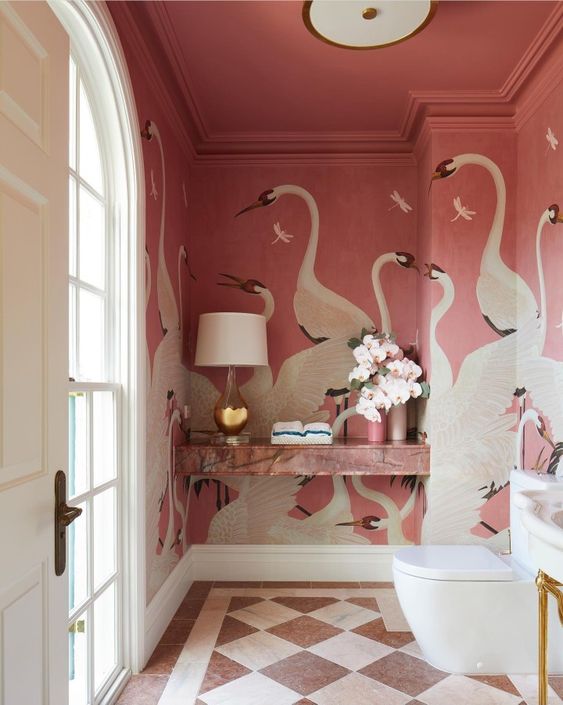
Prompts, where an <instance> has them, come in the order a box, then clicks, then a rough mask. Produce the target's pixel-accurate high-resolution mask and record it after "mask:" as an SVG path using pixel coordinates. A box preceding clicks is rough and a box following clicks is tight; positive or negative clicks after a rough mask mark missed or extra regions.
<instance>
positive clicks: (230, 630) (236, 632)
mask: <svg viewBox="0 0 563 705" xmlns="http://www.w3.org/2000/svg"><path fill="white" fill-rule="evenodd" d="M257 631H258V629H256V628H255V627H251V626H250V624H245V623H244V622H241V621H240V620H238V619H234V618H233V617H229V616H228V615H227V616H226V617H225V619H224V620H223V624H222V625H221V630H220V631H219V635H218V636H217V642H216V645H217V646H222V645H223V644H228V643H229V642H231V641H235V639H240V638H242V637H243V636H248V635H249V634H254V632H257Z"/></svg>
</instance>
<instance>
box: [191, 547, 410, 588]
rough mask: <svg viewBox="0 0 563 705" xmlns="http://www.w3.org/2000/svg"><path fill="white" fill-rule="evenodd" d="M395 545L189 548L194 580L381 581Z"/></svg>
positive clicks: (389, 575)
mask: <svg viewBox="0 0 563 705" xmlns="http://www.w3.org/2000/svg"><path fill="white" fill-rule="evenodd" d="M399 548H401V547H400V546H374V545H369V546H364V545H361V546H356V545H352V546H343V545H339V546H270V545H268V546H262V545H260V546H252V545H241V546H216V545H208V544H198V545H195V546H191V548H190V549H189V552H188V555H189V556H190V558H191V563H192V571H193V573H192V574H193V579H194V580H334V581H348V580H353V581H379V580H381V581H387V580H391V579H392V570H391V566H392V561H393V555H394V553H395V551H397V550H398V549H399Z"/></svg>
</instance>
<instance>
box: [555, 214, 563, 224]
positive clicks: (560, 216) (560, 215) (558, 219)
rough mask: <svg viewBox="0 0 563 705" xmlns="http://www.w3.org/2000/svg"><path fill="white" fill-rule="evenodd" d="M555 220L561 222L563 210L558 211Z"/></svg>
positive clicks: (562, 221)
mask: <svg viewBox="0 0 563 705" xmlns="http://www.w3.org/2000/svg"><path fill="white" fill-rule="evenodd" d="M556 221H557V222H558V223H563V211H561V213H559V215H558V216H557V218H556Z"/></svg>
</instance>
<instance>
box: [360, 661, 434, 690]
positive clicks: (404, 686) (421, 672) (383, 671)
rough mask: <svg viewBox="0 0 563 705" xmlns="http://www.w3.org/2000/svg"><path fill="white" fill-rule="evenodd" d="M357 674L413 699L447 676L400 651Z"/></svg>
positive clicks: (375, 662)
mask: <svg viewBox="0 0 563 705" xmlns="http://www.w3.org/2000/svg"><path fill="white" fill-rule="evenodd" d="M359 673H361V674H362V675H364V676H367V677H368V678H373V680H376V681H379V682H380V683H384V684H385V685H388V686H389V687H391V688H394V689H395V690H398V691H400V692H403V693H406V694H407V695H411V696H413V697H414V696H417V695H419V694H420V693H422V692H423V691H425V690H428V688H431V687H432V686H433V685H436V683H439V682H440V681H441V680H443V679H444V678H447V676H448V674H447V673H444V672H443V671H438V670H437V669H436V668H433V667H432V666H430V664H428V663H426V662H425V661H422V659H419V658H415V657H414V656H409V655H408V654H405V653H402V652H400V651H395V652H394V653H392V654H389V655H388V656H384V657H383V658H380V659H378V660H377V661H374V662H373V663H371V664H370V665H369V666H366V667H365V668H362V669H361V670H360V671H359Z"/></svg>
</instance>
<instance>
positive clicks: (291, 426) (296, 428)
mask: <svg viewBox="0 0 563 705" xmlns="http://www.w3.org/2000/svg"><path fill="white" fill-rule="evenodd" d="M272 433H303V424H302V423H301V421H276V423H275V424H274V425H273V426H272Z"/></svg>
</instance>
